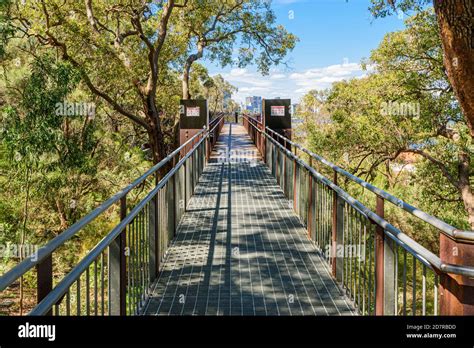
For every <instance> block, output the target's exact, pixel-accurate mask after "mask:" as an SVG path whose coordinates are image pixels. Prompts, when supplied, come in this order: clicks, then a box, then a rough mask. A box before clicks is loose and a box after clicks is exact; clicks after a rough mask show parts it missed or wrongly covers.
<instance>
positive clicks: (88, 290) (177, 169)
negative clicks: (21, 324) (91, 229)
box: [0, 116, 224, 316]
mask: <svg viewBox="0 0 474 348" xmlns="http://www.w3.org/2000/svg"><path fill="white" fill-rule="evenodd" d="M223 123H224V117H223V116H220V117H217V118H216V119H215V120H214V121H213V122H212V123H211V125H210V127H209V129H203V130H202V131H201V132H199V133H198V134H196V135H195V136H193V137H192V138H191V139H189V140H188V141H187V142H186V143H184V144H183V145H181V146H180V147H179V148H178V149H176V150H175V151H173V152H172V153H170V154H169V155H168V156H167V157H166V158H165V159H163V160H162V161H161V162H160V163H158V164H156V165H155V166H154V167H152V168H151V169H150V170H148V171H147V172H146V173H145V174H143V175H142V176H141V177H140V178H138V179H137V180H135V181H134V182H133V183H132V184H130V185H129V186H127V187H126V188H124V189H123V190H122V191H120V192H119V193H117V194H116V195H114V196H113V197H111V198H109V199H108V200H106V201H105V202H103V203H102V204H101V205H100V206H99V207H97V208H96V209H94V210H93V211H92V212H91V213H90V214H88V215H87V216H85V217H84V218H82V219H81V220H79V221H78V222H76V223H75V224H74V225H72V226H71V227H70V228H68V229H67V230H66V231H64V232H63V233H62V234H60V235H59V236H57V237H56V238H54V239H53V240H51V241H50V242H49V243H47V244H46V245H45V246H43V247H42V248H40V249H39V250H38V251H37V252H36V253H34V254H33V255H30V256H29V257H27V258H26V259H25V260H23V261H22V262H21V263H19V264H18V265H17V266H15V267H14V268H12V269H11V270H10V271H8V272H7V273H5V274H4V275H3V276H2V277H1V278H0V291H2V292H3V291H4V290H5V289H7V288H8V287H9V286H11V285H12V284H13V283H14V282H15V281H16V280H17V279H19V278H20V277H22V276H25V274H26V273H27V272H29V271H30V270H32V269H33V268H36V271H37V289H36V290H37V303H38V304H37V306H36V307H35V308H34V309H33V310H32V311H31V312H30V315H78V316H80V315H134V314H137V313H140V311H141V309H142V308H143V306H144V304H145V302H146V300H147V297H148V295H149V292H150V285H151V284H152V283H153V281H154V280H155V279H156V277H157V275H158V272H159V269H160V264H161V260H162V258H163V256H164V255H165V253H166V251H167V248H168V245H169V242H170V241H171V239H172V238H173V237H174V234H175V231H176V227H177V225H178V223H179V221H180V219H181V217H182V215H183V213H184V211H185V208H186V205H187V203H188V200H189V198H190V197H191V195H192V193H193V191H194V188H195V186H196V184H197V182H198V180H199V177H200V175H201V173H202V171H203V168H204V166H205V163H206V157H207V154H208V149H210V148H211V147H212V146H213V145H214V144H213V143H214V142H215V139H217V136H218V133H219V132H220V130H221V129H222V126H223ZM213 139H214V140H213ZM183 150H184V154H183ZM171 164H172V169H171V170H169V171H168V172H167V173H166V174H165V175H164V176H163V177H162V178H161V179H160V177H159V172H160V170H161V169H162V168H164V167H165V166H168V165H171ZM148 179H152V180H153V184H152V189H151V190H150V191H149V192H147V193H146V195H145V197H144V198H143V199H141V200H140V201H139V202H138V203H137V204H135V205H130V204H129V203H128V202H127V196H128V195H129V193H130V192H131V191H132V190H133V189H135V188H138V187H142V186H143V185H144V183H145V182H146V180H148ZM116 204H119V205H120V222H119V223H118V224H117V225H116V226H115V227H114V228H113V229H112V230H111V231H110V232H109V233H108V234H107V235H106V236H105V237H104V238H103V239H102V240H101V241H100V242H99V243H98V244H97V245H96V246H95V247H94V248H93V249H92V250H91V251H90V252H88V253H87V255H86V256H85V257H84V258H83V259H82V260H81V261H80V262H79V263H77V264H76V265H75V266H74V267H73V268H72V270H71V271H69V272H68V273H67V274H66V275H65V276H64V278H62V279H61V280H60V281H59V282H58V283H57V284H56V285H55V286H54V287H53V265H52V258H53V254H54V253H55V251H57V250H58V248H60V247H61V246H63V245H64V244H65V243H66V242H67V241H68V240H70V239H71V238H72V237H74V236H76V235H77V234H78V233H79V232H80V231H82V230H84V229H85V228H86V227H87V226H88V225H89V224H90V223H91V222H92V221H94V220H95V219H96V218H97V217H98V216H100V215H101V214H104V213H105V212H106V211H107V210H108V209H109V208H110V207H112V206H113V205H116Z"/></svg>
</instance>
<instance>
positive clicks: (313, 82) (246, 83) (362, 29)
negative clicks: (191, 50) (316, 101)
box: [205, 0, 406, 102]
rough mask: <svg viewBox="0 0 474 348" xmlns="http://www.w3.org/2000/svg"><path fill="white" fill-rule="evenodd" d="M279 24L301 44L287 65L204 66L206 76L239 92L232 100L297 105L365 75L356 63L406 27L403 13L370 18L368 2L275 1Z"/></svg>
mask: <svg viewBox="0 0 474 348" xmlns="http://www.w3.org/2000/svg"><path fill="white" fill-rule="evenodd" d="M272 6H273V9H274V10H275V13H276V15H277V18H278V20H277V21H278V23H279V24H282V25H284V26H285V27H286V28H287V30H288V31H290V32H292V33H294V34H296V35H297V36H298V37H299V39H300V41H299V42H298V43H297V46H296V48H295V49H294V50H293V52H291V53H290V54H289V55H288V57H287V59H288V65H289V66H288V67H285V66H279V67H276V68H273V69H272V71H271V74H270V76H265V77H263V76H260V75H259V74H258V73H256V69H255V67H253V66H248V67H247V68H246V69H236V68H232V67H227V68H224V69H222V68H220V67H218V66H216V65H215V64H213V63H212V62H205V65H206V66H207V67H208V69H209V71H210V73H211V74H212V75H214V74H222V75H223V76H224V78H225V79H226V80H228V81H229V82H231V83H232V84H233V85H234V86H236V87H238V88H239V92H237V93H236V94H235V95H234V96H233V98H234V99H235V100H237V101H239V102H242V101H243V100H244V99H245V97H246V96H250V95H259V96H262V97H264V98H273V97H281V98H288V97H289V98H291V99H292V100H293V102H298V100H299V98H300V97H301V96H302V95H304V93H305V92H307V91H309V90H311V89H321V88H327V87H329V86H330V85H331V84H332V83H333V82H335V81H339V80H342V79H347V78H351V77H357V76H363V75H364V74H365V73H366V72H364V71H362V69H361V67H360V64H359V63H360V61H361V59H362V58H364V57H368V56H369V55H370V51H371V50H373V49H374V48H376V47H377V46H378V45H379V43H380V41H381V40H382V38H383V37H384V35H385V34H386V33H389V32H392V31H397V30H401V29H403V28H404V23H403V21H404V19H406V16H404V15H403V14H400V15H394V16H392V17H389V18H378V19H374V18H372V17H371V14H370V12H369V10H368V7H369V6H370V1H369V0H273V5H272Z"/></svg>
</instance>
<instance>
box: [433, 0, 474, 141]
mask: <svg viewBox="0 0 474 348" xmlns="http://www.w3.org/2000/svg"><path fill="white" fill-rule="evenodd" d="M434 8H435V12H436V16H437V19H438V25H439V28H440V34H441V41H442V44H443V51H444V65H445V67H446V71H447V74H448V78H449V81H450V82H451V85H452V86H453V90H454V93H455V95H456V97H457V99H458V101H459V105H460V106H461V110H462V112H463V114H464V116H465V118H466V122H467V125H468V127H469V130H470V132H471V136H472V137H474V38H473V35H474V32H473V30H474V29H473V24H472V20H473V18H474V17H473V16H474V1H473V0H434Z"/></svg>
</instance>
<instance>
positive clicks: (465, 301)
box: [439, 234, 474, 315]
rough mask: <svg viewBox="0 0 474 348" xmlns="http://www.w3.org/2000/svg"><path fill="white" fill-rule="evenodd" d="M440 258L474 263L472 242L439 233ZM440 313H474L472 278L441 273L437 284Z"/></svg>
mask: <svg viewBox="0 0 474 348" xmlns="http://www.w3.org/2000/svg"><path fill="white" fill-rule="evenodd" d="M440 258H441V261H442V262H444V263H451V264H457V265H465V266H470V267H472V266H473V265H474V244H469V243H467V242H463V241H459V240H453V239H451V238H449V237H448V236H446V235H444V234H441V237H440ZM439 295H440V308H439V309H440V314H441V315H474V279H473V278H469V277H465V276H461V275H455V274H441V275H440V284H439Z"/></svg>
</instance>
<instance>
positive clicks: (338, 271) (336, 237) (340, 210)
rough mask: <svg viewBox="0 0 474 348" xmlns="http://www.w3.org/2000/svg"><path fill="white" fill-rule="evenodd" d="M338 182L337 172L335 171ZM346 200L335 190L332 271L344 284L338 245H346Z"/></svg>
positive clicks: (342, 263) (342, 259) (342, 260)
mask: <svg viewBox="0 0 474 348" xmlns="http://www.w3.org/2000/svg"><path fill="white" fill-rule="evenodd" d="M334 174H335V175H334V179H335V183H336V184H337V174H336V173H334ZM344 204H345V203H344V200H343V199H342V198H341V197H339V195H338V194H337V193H335V192H334V200H333V224H332V250H331V254H332V273H333V276H334V277H336V280H337V281H338V282H340V283H341V284H342V282H343V280H344V279H343V278H344V258H343V257H341V255H339V254H338V247H344Z"/></svg>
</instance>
